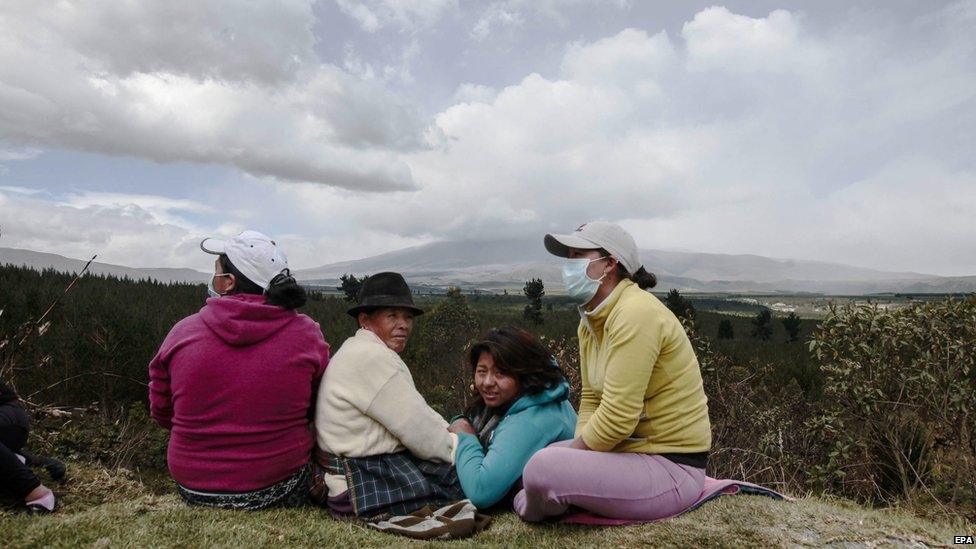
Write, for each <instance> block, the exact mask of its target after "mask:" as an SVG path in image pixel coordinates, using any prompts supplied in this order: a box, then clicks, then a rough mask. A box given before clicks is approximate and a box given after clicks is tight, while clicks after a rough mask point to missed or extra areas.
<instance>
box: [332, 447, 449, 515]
mask: <svg viewBox="0 0 976 549" xmlns="http://www.w3.org/2000/svg"><path fill="white" fill-rule="evenodd" d="M323 458H324V459H323ZM319 460H320V465H322V466H323V468H324V469H325V472H327V473H330V474H339V475H343V476H345V477H346V484H347V485H348V487H349V500H350V502H351V503H352V507H353V511H354V512H355V513H356V516H357V517H360V518H365V519H379V518H384V517H389V516H395V515H407V514H409V513H412V512H414V511H416V510H417V509H420V508H422V507H425V506H431V507H434V508H437V507H442V506H444V505H447V504H449V503H454V502H456V501H458V500H462V499H464V491H463V490H461V483H460V482H459V481H458V477H457V471H456V470H455V469H454V465H451V464H450V463H434V462H432V461H427V460H424V459H420V458H418V457H416V456H414V455H413V454H411V453H410V452H406V451H405V452H397V453H395V454H380V455H376V456H367V457H359V458H346V457H339V456H334V455H331V454H326V455H322V454H320V455H319Z"/></svg>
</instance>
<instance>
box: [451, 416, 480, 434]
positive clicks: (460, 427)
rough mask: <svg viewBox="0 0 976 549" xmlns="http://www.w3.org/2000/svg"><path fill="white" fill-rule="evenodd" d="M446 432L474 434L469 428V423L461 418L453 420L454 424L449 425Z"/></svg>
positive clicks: (472, 429) (470, 427)
mask: <svg viewBox="0 0 976 549" xmlns="http://www.w3.org/2000/svg"><path fill="white" fill-rule="evenodd" d="M447 430H448V431H450V432H452V433H455V434H458V433H467V434H469V435H473V434H476V433H475V432H474V427H472V426H471V422H469V421H468V419H467V418H463V417H460V418H457V419H456V420H454V423H452V424H450V425H449V426H448V427H447Z"/></svg>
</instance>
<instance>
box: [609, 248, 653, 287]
mask: <svg viewBox="0 0 976 549" xmlns="http://www.w3.org/2000/svg"><path fill="white" fill-rule="evenodd" d="M597 251H598V252H600V255H613V254H611V253H610V252H608V251H606V250H605V249H603V248H600V249H599V250H597ZM617 276H619V277H620V278H621V279H624V278H626V279H627V280H629V281H631V282H633V283H634V284H637V286H638V287H639V288H640V289H641V290H647V289H648V288H653V287H654V286H657V277H656V276H654V273H649V272H647V269H645V268H644V267H641V268H639V269H637V272H636V273H634V274H630V273H629V272H628V271H627V268H626V267H624V264H623V263H621V262H620V261H617Z"/></svg>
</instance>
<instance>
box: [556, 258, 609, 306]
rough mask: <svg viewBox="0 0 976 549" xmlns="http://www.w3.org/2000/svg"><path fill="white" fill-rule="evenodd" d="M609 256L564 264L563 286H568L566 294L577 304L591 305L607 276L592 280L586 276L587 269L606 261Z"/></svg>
mask: <svg viewBox="0 0 976 549" xmlns="http://www.w3.org/2000/svg"><path fill="white" fill-rule="evenodd" d="M606 258H607V256H604V257H598V258H596V259H586V258H580V259H567V260H566V262H565V263H564V264H563V284H565V285H566V293H567V294H568V295H569V297H571V298H573V300H574V301H576V302H577V303H581V304H585V303H589V301H590V300H591V299H593V296H595V295H596V292H597V290H599V289H600V282H602V281H603V278H604V277H605V276H607V274H606V273H604V274H603V276H601V277H600V278H599V279H596V280H594V279H592V278H590V276H589V275H588V274H586V269H587V267H589V266H590V263H592V262H594V261H599V260H601V259H606Z"/></svg>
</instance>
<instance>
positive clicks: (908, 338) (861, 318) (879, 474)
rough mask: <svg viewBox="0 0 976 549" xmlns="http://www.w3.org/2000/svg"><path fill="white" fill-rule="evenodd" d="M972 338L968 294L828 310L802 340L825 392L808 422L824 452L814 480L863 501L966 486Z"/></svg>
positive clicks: (975, 326)
mask: <svg viewBox="0 0 976 549" xmlns="http://www.w3.org/2000/svg"><path fill="white" fill-rule="evenodd" d="M974 342H976V297H970V298H969V299H966V300H952V299H948V300H945V301H942V302H936V303H929V304H924V305H916V306H912V307H907V308H904V309H900V310H896V311H893V312H889V311H886V310H883V309H879V308H877V307H874V306H870V305H865V306H847V307H845V308H843V309H837V308H834V307H831V308H830V310H829V313H828V315H827V316H826V317H825V318H824V319H823V321H822V322H821V324H820V327H819V329H818V330H817V332H816V333H815V334H814V335H813V339H812V341H811V342H810V350H811V351H812V352H813V353H814V355H815V356H816V357H817V359H819V360H820V361H821V364H822V366H821V367H822V370H823V373H824V376H825V379H824V393H825V397H826V398H825V399H824V402H823V410H822V411H821V413H820V414H818V415H817V417H816V418H814V420H813V421H812V422H811V428H812V430H813V431H814V432H815V433H816V434H818V435H819V436H821V437H822V438H823V441H824V444H825V445H826V447H827V450H828V451H827V459H826V460H824V461H823V462H822V463H818V464H815V465H814V471H813V472H814V478H813V480H814V481H815V483H816V484H818V485H819V486H820V487H823V488H827V489H832V490H834V491H837V492H840V493H843V494H845V495H850V496H855V497H858V498H860V499H867V500H877V499H883V500H889V499H893V498H899V497H913V496H914V495H916V494H917V493H918V492H920V491H921V492H923V493H925V494H926V495H928V496H933V495H934V494H935V493H936V492H939V493H947V494H949V498H950V499H951V500H952V501H953V502H955V501H956V500H957V499H958V498H960V497H964V494H963V491H964V490H966V489H967V487H968V488H969V489H970V490H972V489H973V488H974V485H973V481H972V471H973V470H974V469H976V442H974V431H976V414H974V413H973V395H974V394H976V345H974ZM971 495H976V492H973V493H972V494H971Z"/></svg>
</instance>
